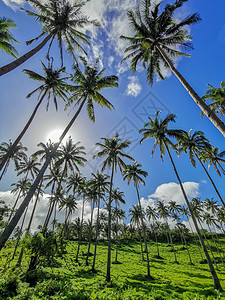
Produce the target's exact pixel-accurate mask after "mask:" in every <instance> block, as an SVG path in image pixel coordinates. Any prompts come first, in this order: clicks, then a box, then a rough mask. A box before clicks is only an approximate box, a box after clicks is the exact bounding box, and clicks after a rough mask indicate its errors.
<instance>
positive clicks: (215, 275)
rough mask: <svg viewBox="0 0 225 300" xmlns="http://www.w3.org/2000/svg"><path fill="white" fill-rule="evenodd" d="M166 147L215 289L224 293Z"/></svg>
mask: <svg viewBox="0 0 225 300" xmlns="http://www.w3.org/2000/svg"><path fill="white" fill-rule="evenodd" d="M165 146H166V150H167V153H168V155H169V157H170V161H171V163H172V166H173V169H174V172H175V174H176V177H177V179H178V182H179V184H180V188H181V191H182V194H183V196H184V199H185V201H186V204H187V206H188V209H189V212H190V214H191V217H192V220H193V223H194V226H195V229H196V232H197V234H198V237H199V240H200V243H201V246H202V249H203V251H204V254H205V257H206V260H207V263H208V265H209V269H210V272H211V275H212V278H213V282H214V288H215V289H216V290H218V291H220V292H222V291H223V289H222V286H221V284H220V281H219V278H218V276H217V274H216V271H215V269H214V266H213V263H212V261H211V258H210V256H209V253H208V251H207V248H206V246H205V243H204V240H203V238H202V235H201V233H200V230H199V227H198V224H197V220H196V218H195V215H194V214H193V212H192V210H191V205H190V202H189V200H188V197H187V195H186V192H185V190H184V187H183V184H182V182H181V180H180V177H179V174H178V172H177V169H176V166H175V164H174V161H173V158H172V156H171V154H170V151H169V147H168V146H167V144H165Z"/></svg>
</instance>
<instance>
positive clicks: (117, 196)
mask: <svg viewBox="0 0 225 300" xmlns="http://www.w3.org/2000/svg"><path fill="white" fill-rule="evenodd" d="M113 201H114V202H115V205H116V206H115V207H114V208H113V209H112V216H113V219H115V220H116V223H115V224H116V225H115V229H116V231H115V233H116V256H115V261H114V264H118V263H119V262H118V232H119V219H122V218H123V217H125V215H124V214H123V210H122V209H119V208H118V206H119V205H120V203H122V204H125V203H126V202H125V200H124V192H121V191H120V190H119V189H118V188H116V189H113V190H112V202H113Z"/></svg>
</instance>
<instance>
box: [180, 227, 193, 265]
mask: <svg viewBox="0 0 225 300" xmlns="http://www.w3.org/2000/svg"><path fill="white" fill-rule="evenodd" d="M181 235H182V237H183V240H184V244H185V246H186V249H187V253H188V257H189V261H190V265H193V262H192V259H191V254H190V252H189V249H188V245H187V241H186V238H185V235H184V231H183V229H182V228H181Z"/></svg>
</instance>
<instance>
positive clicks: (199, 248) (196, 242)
mask: <svg viewBox="0 0 225 300" xmlns="http://www.w3.org/2000/svg"><path fill="white" fill-rule="evenodd" d="M188 224H189V226H190V228H191V233H192V234H193V235H194V238H195V244H196V246H197V247H198V250H199V253H200V256H201V259H202V260H203V256H202V251H201V247H200V246H199V243H198V240H197V238H196V236H195V233H194V231H193V228H192V225H191V222H190V221H189V218H188ZM198 238H199V237H198ZM199 242H200V240H199ZM200 245H201V242H200Z"/></svg>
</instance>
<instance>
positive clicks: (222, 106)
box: [202, 81, 225, 119]
mask: <svg viewBox="0 0 225 300" xmlns="http://www.w3.org/2000/svg"><path fill="white" fill-rule="evenodd" d="M207 85H208V87H209V89H208V90H207V91H206V93H205V95H204V96H203V97H202V99H203V100H204V101H207V100H208V101H210V102H212V103H210V104H209V105H208V106H209V107H210V108H211V109H212V110H213V111H214V112H215V113H218V114H219V115H220V119H222V116H224V115H225V81H221V83H220V87H219V88H215V87H214V86H212V85H211V84H207Z"/></svg>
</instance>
